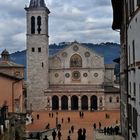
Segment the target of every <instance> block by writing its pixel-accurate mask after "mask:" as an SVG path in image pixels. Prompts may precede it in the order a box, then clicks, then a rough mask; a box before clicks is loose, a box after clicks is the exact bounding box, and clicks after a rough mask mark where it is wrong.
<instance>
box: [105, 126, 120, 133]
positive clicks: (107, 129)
mask: <svg viewBox="0 0 140 140" xmlns="http://www.w3.org/2000/svg"><path fill="white" fill-rule="evenodd" d="M104 134H105V135H118V134H119V126H115V127H114V128H113V127H112V126H111V127H104Z"/></svg>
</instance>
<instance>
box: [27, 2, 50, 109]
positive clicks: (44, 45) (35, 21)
mask: <svg viewBox="0 0 140 140" xmlns="http://www.w3.org/2000/svg"><path fill="white" fill-rule="evenodd" d="M25 10H26V18H27V44H26V45H27V109H28V110H41V109H44V108H45V97H44V90H45V89H46V88H47V87H48V44H49V36H48V15H49V13H50V11H49V9H48V8H47V7H46V5H45V2H44V0H31V1H30V5H29V7H25Z"/></svg>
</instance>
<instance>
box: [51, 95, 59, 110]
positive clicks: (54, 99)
mask: <svg viewBox="0 0 140 140" xmlns="http://www.w3.org/2000/svg"><path fill="white" fill-rule="evenodd" d="M58 109H59V99H58V96H53V97H52V110H58Z"/></svg>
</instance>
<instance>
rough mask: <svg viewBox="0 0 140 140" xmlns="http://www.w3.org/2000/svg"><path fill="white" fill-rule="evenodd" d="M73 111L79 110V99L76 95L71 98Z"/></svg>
mask: <svg viewBox="0 0 140 140" xmlns="http://www.w3.org/2000/svg"><path fill="white" fill-rule="evenodd" d="M71 110H78V97H77V96H76V95H74V96H72V97H71Z"/></svg>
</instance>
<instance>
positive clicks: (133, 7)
mask: <svg viewBox="0 0 140 140" xmlns="http://www.w3.org/2000/svg"><path fill="white" fill-rule="evenodd" d="M112 6H113V10H114V11H113V12H114V21H113V25H112V28H113V29H114V30H117V29H119V30H120V36H121V47H122V49H121V57H120V62H121V63H120V66H121V68H122V71H121V84H120V85H121V89H122V90H121V112H122V113H121V118H122V119H121V120H122V122H121V127H122V134H123V136H124V137H125V138H126V139H130V140H139V139H140V70H139V69H140V55H139V51H140V47H139V46H140V39H139V36H140V1H139V0H124V1H121V0H119V1H117V0H112ZM122 83H124V84H122ZM124 128H125V129H124Z"/></svg>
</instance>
